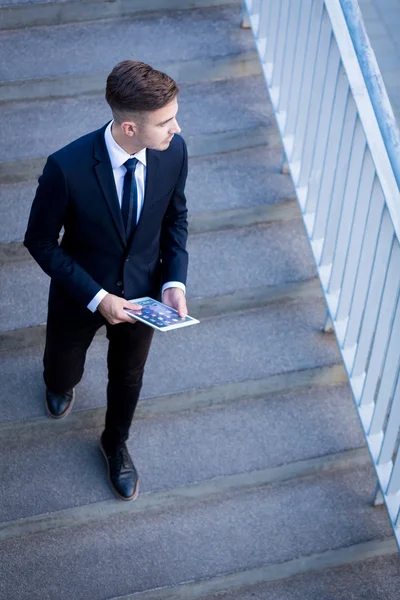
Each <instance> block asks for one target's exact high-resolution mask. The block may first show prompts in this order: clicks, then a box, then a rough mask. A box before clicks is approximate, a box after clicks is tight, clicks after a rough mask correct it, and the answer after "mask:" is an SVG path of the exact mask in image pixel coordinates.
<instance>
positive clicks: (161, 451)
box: [0, 0, 400, 600]
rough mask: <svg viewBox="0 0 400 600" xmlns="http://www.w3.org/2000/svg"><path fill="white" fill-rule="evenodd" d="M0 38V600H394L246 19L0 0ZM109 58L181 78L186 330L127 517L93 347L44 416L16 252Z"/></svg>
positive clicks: (366, 468) (176, 5)
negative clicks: (68, 396) (105, 441)
mask: <svg viewBox="0 0 400 600" xmlns="http://www.w3.org/2000/svg"><path fill="white" fill-rule="evenodd" d="M166 4H168V10H167V9H166V7H165V6H164V5H166ZM189 6H190V8H189ZM0 23H1V25H0V28H1V29H2V31H0V54H1V56H2V57H3V60H2V67H3V72H2V76H1V78H2V81H1V83H0V98H1V101H2V103H1V109H2V121H1V122H2V129H3V135H2V136H1V139H0V214H1V218H0V260H1V262H2V270H1V286H0V303H1V307H2V309H1V316H0V350H1V367H0V368H1V382H2V384H1V389H0V398H1V401H0V469H1V477H0V490H1V492H0V499H1V502H0V521H1V523H0V598H1V599H2V600H25V599H26V600H28V599H29V600H36V599H37V600H45V599H49V600H110V599H116V598H120V599H121V598H123V599H125V600H128V599H132V600H145V599H146V600H166V599H168V600H172V599H174V600H175V599H182V600H183V599H185V600H186V599H187V600H195V599H200V598H203V599H208V600H211V599H216V598H219V599H222V598H223V599H229V600H239V599H240V600H250V598H251V599H252V600H254V599H256V600H261V599H263V600H264V599H268V600H300V599H301V600H313V599H318V600H321V599H322V600H328V599H329V600H330V599H332V600H339V599H343V600H345V599H346V600H348V599H349V598H351V599H360V600H361V599H362V600H377V599H378V598H379V599H380V598H382V599H385V600H392V599H393V600H395V599H397V598H398V593H399V591H398V590H399V574H400V562H399V555H398V553H397V547H396V544H395V541H394V538H393V536H392V532H391V528H390V526H389V521H388V518H387V515H386V512H385V509H384V508H383V507H382V506H378V507H374V506H373V498H374V492H375V485H376V477H375V473H374V469H373V467H372V465H371V462H370V458H369V453H368V450H367V448H366V446H365V443H364V438H363V435H362V432H361V427H360V425H359V422H358V418H357V413H356V411H355V409H354V407H353V401H352V398H351V394H350V391H349V387H348V385H347V383H346V379H345V374H344V371H343V368H342V366H341V365H340V358H339V352H338V350H337V346H336V341H335V339H334V338H333V337H332V335H331V334H327V333H324V332H323V331H322V327H323V323H324V318H325V303H324V300H323V298H322V295H321V292H320V287H319V283H318V281H317V280H316V277H315V269H314V264H313V261H312V258H311V253H310V251H309V248H308V244H307V239H306V237H305V234H304V230H303V224H302V221H301V218H300V214H299V212H298V210H297V204H296V201H295V200H294V192H293V188H292V185H291V181H290V178H289V177H288V176H287V175H284V174H282V173H281V170H280V167H281V153H282V150H281V146H280V141H279V136H278V133H277V129H276V127H275V124H274V118H273V114H272V108H271V105H270V103H269V100H268V97H267V92H266V90H265V86H264V81H263V78H262V76H261V72H260V68H259V66H258V62H257V58H256V54H255V51H254V46H253V42H252V38H251V34H250V32H249V31H245V30H242V29H240V27H239V24H240V3H239V2H237V1H236V0H235V1H231V2H229V1H225V2H218V1H215V0H214V1H212V0H202V1H197V2H191V3H187V2H183V1H182V0H181V1H179V0H174V1H172V0H169V2H163V1H161V0H151V1H147V2H146V3H144V2H141V1H139V0H137V1H133V0H132V1H130V2H128V1H127V0H125V1H124V0H120V1H115V2H100V1H99V2H92V1H89V0H87V1H84V2H76V1H72V0H64V1H53V2H48V3H43V4H41V3H40V2H36V1H34V2H22V1H21V2H20V3H15V2H14V1H13V0H1V1H0ZM127 57H134V58H137V59H141V60H145V61H147V62H149V63H150V64H152V65H153V66H155V67H159V68H163V69H165V70H167V71H168V72H169V73H170V74H171V75H173V76H175V77H176V78H177V80H178V82H179V83H180V85H181V94H180V112H179V115H178V117H180V124H181V126H182V132H183V135H184V136H185V139H186V140H187V142H188V148H189V154H190V174H189V178H188V184H187V197H188V202H189V209H190V230H191V235H190V241H189V251H190V256H191V263H190V273H189V282H188V296H189V308H190V313H191V314H193V315H194V316H198V317H199V318H200V319H201V321H202V323H201V325H200V326H198V327H194V328H192V329H188V330H184V331H177V332H171V333H169V334H165V335H162V334H159V335H156V336H155V341H154V345H153V348H152V352H151V357H150V359H149V363H148V368H147V371H146V379H145V385H144V389H143V394H142V400H141V402H140V404H139V407H138V411H137V416H136V418H135V422H134V426H133V428H132V433H131V439H130V440H129V447H130V450H131V452H132V455H133V457H134V460H135V463H136V464H137V467H138V470H139V473H140V475H141V494H140V496H139V498H138V500H137V501H136V502H134V503H123V502H119V501H117V500H115V499H114V497H113V495H112V492H111V491H110V489H109V486H108V483H107V479H106V473H105V465H104V464H103V458H102V456H101V454H100V451H99V449H98V438H99V434H100V431H101V427H102V424H103V419H104V412H105V409H104V406H105V376H106V368H105V351H106V339H105V336H104V333H102V332H100V333H99V335H97V336H96V338H95V341H94V342H93V345H92V347H91V349H90V352H89V356H88V362H87V369H86V373H85V376H84V380H83V381H82V383H81V384H80V385H79V387H78V389H77V403H76V405H75V410H74V412H73V413H72V414H71V415H70V416H69V417H68V418H67V419H66V420H65V421H61V422H54V421H51V420H50V419H47V418H46V417H45V416H44V404H43V393H44V389H43V383H42V375H41V358H42V349H43V334H44V321H45V316H46V312H45V309H46V294H47V289H48V280H47V278H46V276H45V275H44V274H42V273H41V271H40V269H39V267H38V266H37V265H35V264H34V263H33V261H32V260H31V259H30V258H29V256H28V254H27V252H26V251H25V249H24V248H23V246H22V244H21V241H22V238H23V234H24V231H25V227H26V222H27V217H28V212H29V208H30V204H31V201H32V198H33V195H34V190H35V187H36V178H37V176H38V175H39V173H40V171H41V168H42V166H43V162H44V159H45V157H46V156H47V155H48V154H49V153H50V152H52V151H54V150H55V149H57V148H58V147H61V146H62V145H64V144H66V143H67V142H69V141H70V140H72V139H74V138H76V137H78V136H79V135H81V134H84V133H85V132H88V131H90V130H93V129H94V128H97V127H100V126H101V125H102V124H103V123H104V122H105V121H106V120H107V119H108V118H109V112H108V108H107V106H106V104H105V102H104V100H103V87H104V81H105V75H106V74H107V72H108V71H109V70H111V68H112V67H113V65H114V64H115V63H116V62H118V61H119V60H122V59H124V58H127Z"/></svg>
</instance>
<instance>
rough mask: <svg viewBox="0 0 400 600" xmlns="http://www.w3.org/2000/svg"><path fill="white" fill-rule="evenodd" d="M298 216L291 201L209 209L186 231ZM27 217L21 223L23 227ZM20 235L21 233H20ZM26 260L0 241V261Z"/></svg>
mask: <svg viewBox="0 0 400 600" xmlns="http://www.w3.org/2000/svg"><path fill="white" fill-rule="evenodd" d="M298 218H300V213H299V208H298V205H297V202H296V201H295V200H288V201H283V202H281V203H279V204H277V205H276V204H275V205H272V206H271V205H269V204H264V205H261V206H250V207H247V208H246V207H245V208H233V209H231V210H220V211H211V212H206V213H202V214H194V215H193V216H192V217H189V233H190V234H191V235H192V234H196V233H211V232H219V231H227V230H232V229H238V228H243V227H250V226H252V225H266V224H267V223H274V222H276V221H291V220H294V219H298ZM27 219H28V217H27V216H26V219H25V221H24V223H25V225H24V224H23V223H22V224H21V228H22V226H23V227H24V229H25V228H26V223H27ZM22 235H24V234H23V233H22ZM21 260H24V261H25V260H30V256H29V252H28V251H27V250H26V248H25V247H24V245H23V242H22V241H21V242H5V243H4V242H3V243H2V242H0V263H1V264H2V265H3V266H5V265H6V264H7V263H13V262H18V261H21Z"/></svg>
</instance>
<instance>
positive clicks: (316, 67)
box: [244, 0, 400, 549]
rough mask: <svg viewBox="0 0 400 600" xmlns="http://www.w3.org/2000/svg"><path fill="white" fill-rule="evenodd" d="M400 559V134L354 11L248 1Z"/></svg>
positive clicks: (326, 3)
mask: <svg viewBox="0 0 400 600" xmlns="http://www.w3.org/2000/svg"><path fill="white" fill-rule="evenodd" d="M244 12H245V13H246V14H247V18H248V20H249V24H250V26H251V29H252V31H253V34H254V38H255V42H256V47H257V51H258V54H259V58H260V62H261V66H262V70H263V74H264V78H265V81H266V84H267V88H268V91H269V95H270V99H271V103H272V105H273V108H274V112H275V117H276V122H277V125H278V129H279V132H280V135H281V138H282V144H283V147H284V154H285V156H286V162H287V165H288V168H289V171H290V174H291V177H292V180H293V184H294V187H295V190H296V195H297V199H298V202H299V206H300V210H301V214H302V217H303V220H304V224H305V228H306V232H307V235H308V238H309V242H310V246H311V250H312V253H313V256H314V260H315V264H316V268H317V273H318V276H319V279H320V282H321V286H322V290H323V292H324V295H325V299H326V302H327V307H328V316H329V320H330V323H331V325H332V328H333V330H334V332H335V334H336V338H337V341H338V346H339V349H340V352H341V356H342V359H343V364H344V367H345V370H346V373H347V376H348V379H349V383H350V387H351V390H352V394H353V398H354V402H355V406H356V408H357V412H358V415H359V418H360V422H361V425H362V427H363V431H364V435H365V438H366V442H367V446H368V449H369V452H370V455H371V458H372V461H373V464H374V467H375V470H376V474H377V479H378V482H379V483H378V486H377V495H376V499H375V503H376V504H377V503H381V502H385V504H386V508H387V510H388V515H389V518H390V522H391V524H392V526H393V530H394V534H395V537H396V541H397V544H398V546H399V549H400V452H399V432H400V376H399V371H400V246H399V240H400V192H399V184H400V151H399V150H400V135H399V130H398V128H397V125H396V121H395V118H394V116H393V111H392V109H391V106H390V102H389V100H388V96H387V93H386V90H385V86H384V84H383V81H382V77H381V74H380V71H379V67H378V65H377V62H376V59H375V56H374V53H373V50H372V48H371V46H370V43H369V40H368V36H367V34H366V32H365V28H364V24H363V20H362V16H361V12H360V9H359V6H358V3H357V1H356V0H280V1H279V2H276V0H245V1H244Z"/></svg>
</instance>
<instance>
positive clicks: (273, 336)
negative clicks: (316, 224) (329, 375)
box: [0, 299, 340, 422]
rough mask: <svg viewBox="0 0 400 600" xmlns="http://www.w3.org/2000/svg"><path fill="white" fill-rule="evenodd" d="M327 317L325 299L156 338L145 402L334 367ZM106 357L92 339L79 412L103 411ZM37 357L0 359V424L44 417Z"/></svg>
mask: <svg viewBox="0 0 400 600" xmlns="http://www.w3.org/2000/svg"><path fill="white" fill-rule="evenodd" d="M325 311H326V308H325V301H324V300H322V299H320V300H315V299H314V300H312V301H302V302H298V303H293V304H283V303H282V302H280V303H274V304H271V305H269V306H268V307H267V309H263V310H252V311H249V312H247V313H244V314H240V315H231V316H227V317H224V318H219V319H211V320H204V321H203V322H202V323H201V324H200V325H196V326H195V327H189V328H187V329H186V330H180V331H179V330H177V331H170V332H168V334H162V333H157V332H156V334H155V338H154V342H153V346H152V349H151V351H150V356H149V360H148V363H147V367H146V372H145V376H144V385H143V392H142V398H145V397H149V396H158V395H162V394H169V393H174V392H179V391H182V390H190V389H198V388H203V387H209V386H212V385H214V384H218V383H224V382H228V381H230V382H235V381H244V380H248V379H257V378H262V377H267V376H268V375H272V374H275V373H283V372H288V371H295V370H298V369H306V368H310V367H317V366H325V365H331V364H335V363H336V364H337V363H339V360H340V359H339V351H338V348H337V343H336V340H335V339H334V337H333V336H331V335H327V334H323V333H322V332H321V327H322V324H323V322H324V318H325ZM210 340H212V342H210ZM171 348H173V352H171ZM106 351H107V340H106V338H105V336H96V338H95V339H94V341H93V343H92V345H91V347H90V349H89V352H88V357H87V366H86V371H85V374H84V377H83V379H82V382H81V384H80V385H79V387H78V389H77V401H76V404H75V408H76V409H78V410H79V409H86V408H93V407H96V406H104V405H105V390H106ZM42 352H43V348H42V347H41V346H39V345H38V346H34V347H31V348H26V349H24V350H20V351H17V352H9V353H3V354H2V361H1V363H0V373H1V376H2V387H1V389H0V399H1V401H0V422H6V421H15V420H22V419H28V418H33V417H38V416H42V415H43V414H44V412H43V411H44V407H43V393H44V392H43V381H42ZM199 357H200V360H199ZM189 365H190V368H188V366H189Z"/></svg>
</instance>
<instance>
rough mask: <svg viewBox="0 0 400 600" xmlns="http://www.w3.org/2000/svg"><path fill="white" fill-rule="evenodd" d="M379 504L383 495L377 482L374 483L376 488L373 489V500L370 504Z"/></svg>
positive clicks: (381, 502)
mask: <svg viewBox="0 0 400 600" xmlns="http://www.w3.org/2000/svg"><path fill="white" fill-rule="evenodd" d="M381 504H383V495H382V490H381V486H380V485H379V483H377V484H376V489H375V495H374V500H373V502H372V505H373V506H380V505H381Z"/></svg>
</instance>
